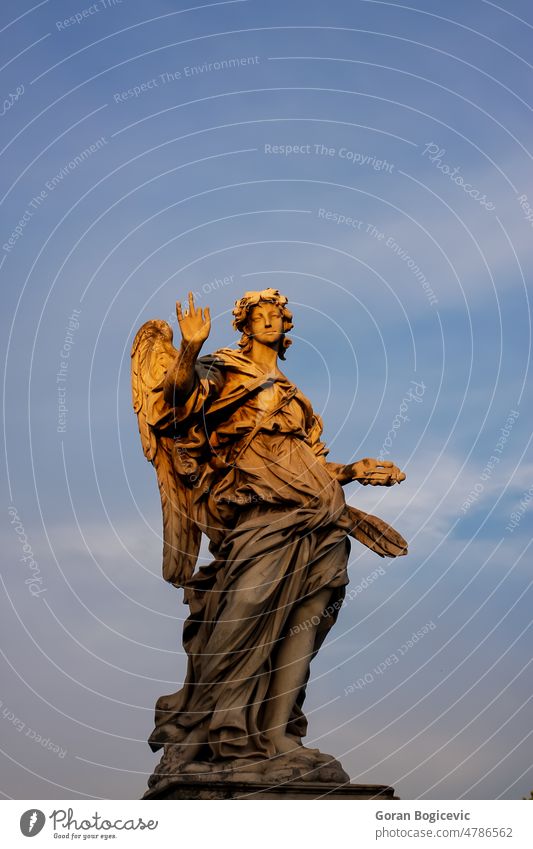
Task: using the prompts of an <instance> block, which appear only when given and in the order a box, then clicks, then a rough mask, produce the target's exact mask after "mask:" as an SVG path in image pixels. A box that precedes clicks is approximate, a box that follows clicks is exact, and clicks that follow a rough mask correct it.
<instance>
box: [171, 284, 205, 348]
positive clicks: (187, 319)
mask: <svg viewBox="0 0 533 849" xmlns="http://www.w3.org/2000/svg"><path fill="white" fill-rule="evenodd" d="M176 315H177V317H178V324H179V326H180V330H181V338H182V340H183V344H184V345H185V346H186V347H189V346H192V347H193V348H194V347H196V348H201V347H202V345H203V344H204V342H205V340H206V339H207V337H208V336H209V331H210V330H211V315H210V313H209V307H206V308H205V309H204V310H201V309H197V308H196V307H195V305H194V297H193V294H192V292H189V308H188V309H186V310H184V311H182V309H181V303H180V301H176Z"/></svg>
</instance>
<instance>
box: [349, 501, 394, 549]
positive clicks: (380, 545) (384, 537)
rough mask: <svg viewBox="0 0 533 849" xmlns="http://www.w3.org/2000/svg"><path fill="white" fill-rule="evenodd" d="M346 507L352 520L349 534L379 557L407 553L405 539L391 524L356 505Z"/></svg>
mask: <svg viewBox="0 0 533 849" xmlns="http://www.w3.org/2000/svg"><path fill="white" fill-rule="evenodd" d="M347 509H348V513H349V514H350V518H351V519H352V521H353V527H352V529H351V531H350V532H349V533H350V536H352V537H354V538H355V539H356V540H358V541H359V542H361V543H362V544H363V545H366V547H367V548H370V549H371V550H372V551H375V552H376V554H379V556H380V557H401V556H402V555H403V554H407V542H406V540H404V538H403V537H402V535H401V534H399V533H398V531H396V530H395V529H394V528H393V527H392V526H391V525H389V524H387V522H385V521H384V520H383V519H379V518H378V517H377V516H373V515H372V514H371V513H364V512H363V511H362V510H358V509H357V507H349V506H348V508H347Z"/></svg>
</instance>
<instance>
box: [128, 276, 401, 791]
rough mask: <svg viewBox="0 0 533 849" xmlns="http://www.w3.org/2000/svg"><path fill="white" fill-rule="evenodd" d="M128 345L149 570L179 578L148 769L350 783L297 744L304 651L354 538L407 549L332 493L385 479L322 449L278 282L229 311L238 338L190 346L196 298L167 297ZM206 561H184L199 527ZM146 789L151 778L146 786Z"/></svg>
mask: <svg viewBox="0 0 533 849" xmlns="http://www.w3.org/2000/svg"><path fill="white" fill-rule="evenodd" d="M176 310H177V319H178V324H179V328H180V331H181V337H182V338H181V343H180V348H179V351H178V350H176V349H175V348H174V346H173V344H172V337H173V334H172V329H171V328H170V326H169V325H168V324H167V323H166V322H165V321H157V320H156V321H148V322H147V323H146V324H144V325H143V326H142V327H141V329H140V330H139V332H138V333H137V336H136V338H135V341H134V344H133V348H132V386H133V406H134V410H135V412H136V413H137V416H138V422H139V431H140V435H141V442H142V447H143V450H144V453H145V456H146V458H147V459H148V460H150V461H151V462H152V463H153V465H154V466H155V469H156V472H157V480H158V484H159V490H160V495H161V504H162V509H163V536H164V547H163V577H164V578H165V580H167V581H169V582H170V583H172V584H174V585H175V586H176V587H181V588H183V590H184V593H185V595H184V600H185V602H186V603H187V604H188V605H189V607H190V615H189V617H188V618H187V620H186V622H185V625H184V629H183V645H184V648H185V651H186V653H187V656H188V666H187V674H186V679H185V683H184V686H183V687H182V689H180V690H179V691H178V692H177V693H173V694H172V695H168V696H162V697H161V698H160V699H159V700H158V701H157V705H156V713H155V728H154V730H153V732H152V734H151V736H150V739H149V744H150V746H151V748H152V750H153V751H157V750H158V749H161V748H164V754H163V757H162V759H161V762H160V764H159V765H158V767H157V768H156V771H155V773H154V775H153V776H152V777H151V779H150V781H149V786H150V787H152V788H155V787H159V786H160V785H161V783H162V782H165V781H166V782H167V783H168V782H169V781H170V780H172V781H174V782H176V781H179V780H185V777H187V779H188V780H190V779H191V776H204V777H205V776H208V777H209V776H211V778H212V779H216V781H218V782H220V781H223V780H224V781H231V780H238V781H240V782H242V781H244V782H246V781H250V782H251V781H255V782H259V783H260V782H261V781H263V782H267V783H269V784H270V785H272V784H275V783H276V782H282V781H287V780H312V781H314V782H316V781H325V782H333V783H337V784H342V783H344V782H346V781H349V778H348V776H347V775H346V773H345V772H344V770H343V769H342V767H341V766H340V764H339V763H338V762H337V761H335V760H334V758H332V756H330V755H324V754H321V753H320V752H319V751H318V750H317V749H309V748H306V747H304V746H303V745H302V738H303V737H304V736H305V734H306V730H307V720H306V718H305V715H304V713H303V711H302V706H303V702H304V698H305V691H306V684H307V680H308V677H309V665H310V663H311V660H312V659H313V658H314V657H315V655H316V653H317V652H318V650H319V648H320V646H321V644H322V642H323V640H324V638H325V637H326V635H327V633H328V631H329V629H330V628H331V627H332V625H333V624H334V622H335V620H336V618H337V614H338V610H339V608H340V606H341V604H342V599H343V596H344V594H345V587H346V584H347V583H348V575H347V561H348V555H349V550H350V543H349V540H348V536H349V535H350V536H352V537H354V538H355V539H357V540H359V541H360V542H361V543H363V544H364V545H366V546H368V547H369V548H370V549H372V550H373V551H375V552H376V553H377V554H378V555H380V556H381V557H397V556H398V555H403V554H405V553H406V552H407V543H406V542H405V540H404V539H403V537H401V536H400V534H398V533H397V531H395V530H394V529H393V528H391V527H390V526H389V525H388V524H387V523H386V522H384V521H382V520H381V519H378V518H377V517H375V516H371V515H369V514H367V513H363V512H362V511H360V510H357V509H356V508H354V507H350V506H348V505H347V504H346V502H345V499H344V495H343V490H342V484H346V483H349V482H350V481H358V482H359V483H361V484H362V485H363V486H366V485H368V484H370V485H371V486H392V485H393V484H396V483H400V482H401V481H403V480H404V479H405V475H404V474H403V473H402V472H401V471H400V470H399V468H398V467H397V466H395V465H394V464H393V463H392V462H389V461H378V460H373V459H365V460H359V461H358V462H356V463H350V464H348V465H342V464H339V463H331V462H328V461H327V460H326V455H327V453H328V451H327V448H326V447H325V445H324V443H323V442H322V441H321V434H322V421H321V419H320V416H318V415H317V414H316V413H315V412H313V408H312V406H311V404H310V402H309V401H308V399H307V398H306V397H305V396H304V395H303V394H302V393H301V392H300V391H299V389H298V388H297V387H296V386H295V385H294V384H293V383H291V381H290V380H289V379H288V378H287V377H286V376H285V375H284V374H283V372H282V371H280V368H279V360H284V359H285V352H286V351H287V348H288V347H289V345H290V344H291V341H290V339H289V338H288V337H287V333H288V332H289V331H290V329H291V328H292V326H293V325H292V315H291V313H290V312H289V310H288V308H287V298H286V297H284V296H283V295H280V293H279V292H278V290H277V289H265V290H263V291H261V292H247V293H246V294H245V295H244V297H242V298H241V299H240V300H239V301H237V303H236V305H235V309H234V310H233V315H234V321H233V326H234V328H235V329H236V330H237V331H239V332H240V333H241V338H240V341H239V343H238V349H237V350H234V349H231V348H221V349H220V350H218V351H215V353H214V354H212V355H208V356H200V351H201V348H202V346H203V344H204V343H205V341H206V340H207V338H208V335H209V331H210V315H209V308H206V309H204V310H202V309H199V308H197V307H196V306H195V303H194V298H193V295H192V294H189V301H188V308H187V309H182V307H181V305H180V303H179V302H178V303H177V304H176ZM202 534H205V535H206V536H207V537H208V539H209V550H210V552H211V554H212V555H213V560H212V561H211V562H210V563H209V565H206V566H202V567H201V568H199V569H197V570H196V571H195V566H196V562H197V557H198V552H199V548H200V541H201V535H202ZM152 793H153V789H152Z"/></svg>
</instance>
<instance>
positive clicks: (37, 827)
mask: <svg viewBox="0 0 533 849" xmlns="http://www.w3.org/2000/svg"><path fill="white" fill-rule="evenodd" d="M45 822H46V817H45V815H44V814H43V812H42V811H39V810H38V809H37V808H30V810H29V811H24V813H23V814H22V816H21V818H20V830H21V832H22V833H23V835H24V837H35V835H36V834H39V832H40V831H42V829H43V827H44V824H45Z"/></svg>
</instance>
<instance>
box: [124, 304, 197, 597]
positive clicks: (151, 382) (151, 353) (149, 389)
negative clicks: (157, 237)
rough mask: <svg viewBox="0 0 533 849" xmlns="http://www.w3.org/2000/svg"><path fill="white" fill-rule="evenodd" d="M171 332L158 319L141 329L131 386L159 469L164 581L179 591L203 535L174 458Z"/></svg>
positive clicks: (144, 439)
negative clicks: (168, 391)
mask: <svg viewBox="0 0 533 849" xmlns="http://www.w3.org/2000/svg"><path fill="white" fill-rule="evenodd" d="M172 336H173V334H172V328H171V327H170V325H169V324H167V322H166V321H160V320H153V321H147V322H146V324H143V326H142V327H141V328H140V330H139V331H138V333H137V335H136V337H135V340H134V342H133V346H132V349H131V388H132V400H133V409H134V411H135V412H136V413H137V421H138V424H139V434H140V437H141V444H142V448H143V451H144V455H145V457H146V459H147V460H150V462H151V463H152V464H153V465H154V467H155V470H156V473H157V483H158V485H159V493H160V496H161V507H162V511H163V577H164V579H165V581H169V583H171V584H174V585H175V586H177V587H180V586H182V585H183V583H184V582H185V581H187V580H188V579H189V578H190V577H191V575H192V573H193V571H194V567H195V565H196V561H197V559H198V552H199V549H200V541H201V531H200V529H199V528H198V526H197V525H196V523H195V521H194V516H193V503H192V491H191V489H190V488H189V487H187V485H186V483H185V482H184V480H183V479H182V478H181V477H180V475H179V474H178V472H177V470H176V468H175V464H174V460H173V457H174V455H173V449H174V437H175V436H176V433H175V425H174V417H173V410H172V407H170V405H168V404H167V403H166V402H165V400H164V397H163V391H162V384H163V380H164V377H165V374H166V372H167V369H168V368H169V367H170V366H171V364H172V363H173V362H174V360H175V358H176V355H177V353H178V352H177V350H176V348H175V347H174V345H173V344H172Z"/></svg>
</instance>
